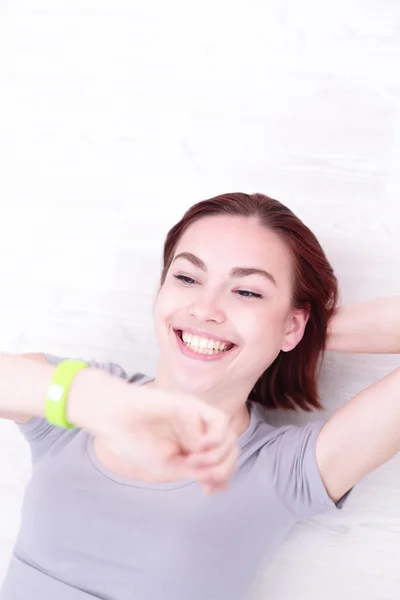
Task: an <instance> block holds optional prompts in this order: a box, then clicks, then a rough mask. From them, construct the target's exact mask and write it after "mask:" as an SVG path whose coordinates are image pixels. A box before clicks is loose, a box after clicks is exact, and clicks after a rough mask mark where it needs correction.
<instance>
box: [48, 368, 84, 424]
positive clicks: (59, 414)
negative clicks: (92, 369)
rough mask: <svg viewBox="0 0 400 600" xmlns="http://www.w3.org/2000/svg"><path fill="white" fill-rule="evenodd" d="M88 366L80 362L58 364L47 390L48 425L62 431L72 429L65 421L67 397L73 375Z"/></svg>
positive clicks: (66, 420)
mask: <svg viewBox="0 0 400 600" xmlns="http://www.w3.org/2000/svg"><path fill="white" fill-rule="evenodd" d="M87 367H89V364H88V363H86V362H83V361H81V360H63V361H62V362H60V363H58V365H57V366H56V369H55V371H54V374H53V378H52V380H51V382H50V385H49V387H48V390H47V396H46V404H45V417H46V419H47V421H48V422H49V423H51V424H52V425H56V426H57V427H63V428H64V429H73V428H74V427H75V425H72V423H70V422H69V421H68V419H67V415H66V412H67V397H68V392H69V388H70V387H71V383H72V381H73V379H74V377H75V375H76V374H77V373H78V371H80V370H81V369H85V368H87Z"/></svg>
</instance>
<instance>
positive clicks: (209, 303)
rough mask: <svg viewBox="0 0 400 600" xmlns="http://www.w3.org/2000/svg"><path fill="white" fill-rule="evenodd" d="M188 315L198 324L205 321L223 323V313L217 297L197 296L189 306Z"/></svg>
mask: <svg viewBox="0 0 400 600" xmlns="http://www.w3.org/2000/svg"><path fill="white" fill-rule="evenodd" d="M189 314H190V316H191V317H193V318H195V319H196V320H197V321H198V322H199V323H201V322H204V323H205V322H207V321H213V322H214V323H223V322H224V321H225V313H224V311H223V310H222V307H221V303H220V300H219V297H218V295H213V297H210V296H209V295H206V294H199V295H198V296H197V297H196V299H194V300H193V302H192V304H191V305H190V307H189Z"/></svg>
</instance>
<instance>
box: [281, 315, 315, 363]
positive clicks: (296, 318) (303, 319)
mask: <svg viewBox="0 0 400 600" xmlns="http://www.w3.org/2000/svg"><path fill="white" fill-rule="evenodd" d="M309 316H310V312H309V310H307V309H304V308H302V309H300V308H298V309H292V310H291V312H290V314H289V316H288V318H287V321H286V330H285V336H284V339H283V344H282V348H281V350H282V351H283V352H290V350H293V348H295V347H296V346H297V344H298V343H299V342H300V341H301V339H302V337H303V335H304V331H305V328H306V325H307V321H308V319H309Z"/></svg>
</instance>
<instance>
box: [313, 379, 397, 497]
mask: <svg viewBox="0 0 400 600" xmlns="http://www.w3.org/2000/svg"><path fill="white" fill-rule="evenodd" d="M399 450H400V368H398V369H396V370H395V371H393V372H392V373H391V374H390V375H388V376H387V377H385V378H384V379H382V380H380V381H378V382H377V383H375V384H374V385H372V386H370V387H369V388H367V389H365V390H364V391H362V392H361V393H359V394H357V396H355V397H354V398H353V399H352V400H351V401H350V402H348V403H347V404H345V405H344V406H343V407H342V408H340V409H339V410H338V411H337V412H336V413H335V414H334V415H333V416H332V417H331V418H330V419H329V420H328V421H327V422H326V423H325V425H324V426H323V428H322V429H321V431H320V433H319V436H318V440H317V448H316V454H317V463H318V467H319V470H320V473H321V477H322V480H323V482H324V484H325V487H326V489H327V492H328V494H329V495H330V497H331V498H332V500H334V501H335V502H336V501H338V500H339V499H340V498H341V497H342V496H343V495H344V494H345V493H346V492H347V491H348V490H349V489H350V488H351V487H353V486H354V485H355V484H356V483H358V482H359V481H360V480H361V479H362V478H363V477H365V475H367V474H368V473H370V472H371V471H373V470H374V469H376V468H377V467H379V466H380V465H382V464H383V463H385V462H386V461H388V460H389V459H390V458H392V456H394V455H395V454H396V453H397V452H398V451H399Z"/></svg>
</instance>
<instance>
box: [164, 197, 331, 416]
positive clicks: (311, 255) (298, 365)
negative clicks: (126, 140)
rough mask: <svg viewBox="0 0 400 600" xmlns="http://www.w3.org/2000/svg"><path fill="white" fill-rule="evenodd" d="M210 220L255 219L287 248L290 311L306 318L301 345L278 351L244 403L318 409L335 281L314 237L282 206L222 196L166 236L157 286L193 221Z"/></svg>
mask: <svg viewBox="0 0 400 600" xmlns="http://www.w3.org/2000/svg"><path fill="white" fill-rule="evenodd" d="M212 215H233V216H240V217H256V218H257V219H258V220H259V222H260V224H262V225H264V226H265V227H267V228H268V229H270V230H271V231H274V232H275V233H276V234H277V235H279V237H280V238H281V239H282V240H283V241H284V242H285V243H286V245H287V247H288V248H289V250H290V252H291V255H292V258H293V266H294V287H293V298H292V306H293V308H296V309H305V310H306V311H307V312H308V313H309V319H308V322H307V325H306V328H305V331H304V335H303V338H302V340H301V341H300V342H299V343H298V344H297V346H296V347H295V348H294V349H293V350H291V351H290V352H280V353H279V355H278V356H277V358H276V359H275V360H274V362H273V363H272V364H271V365H270V366H269V367H268V368H267V369H266V371H264V373H263V374H262V375H261V377H260V378H259V379H258V381H257V382H256V384H255V385H254V387H253V389H252V390H251V392H250V395H249V400H252V401H254V402H259V403H260V404H262V405H263V406H265V407H266V408H268V409H271V408H281V409H285V410H295V409H296V408H301V409H303V410H306V411H310V410H312V409H313V408H322V406H321V404H320V402H319V396H318V387H317V376H318V370H319V366H320V362H319V359H320V357H321V355H322V351H323V350H324V348H325V343H326V338H327V329H328V323H329V320H330V318H331V317H332V316H333V314H334V312H335V309H336V305H337V301H338V282H337V279H336V277H335V274H334V272H333V269H332V267H331V265H330V263H329V261H328V259H327V258H326V256H325V253H324V251H323V249H322V247H321V245H320V243H319V242H318V240H317V238H316V237H315V235H314V234H313V233H312V231H310V229H309V228H308V227H307V226H306V225H304V223H303V222H302V221H301V220H300V219H299V218H298V217H297V216H296V215H295V214H294V213H293V212H292V211H291V210H290V209H289V208H287V207H286V206H284V205H283V204H281V202H278V201H277V200H273V199H272V198H269V197H268V196H264V195H263V194H252V195H249V194H242V193H232V194H222V195H220V196H216V197H215V198H210V199H209V200H204V201H202V202H198V203H197V204H195V205H194V206H192V207H191V208H189V210H188V211H187V212H186V213H185V214H184V216H183V217H182V219H181V220H180V221H179V222H178V223H177V224H176V225H174V227H172V229H171V230H170V231H169V233H168V235H167V238H166V240H165V244H164V268H163V271H162V275H161V285H162V284H163V283H164V281H165V277H166V274H167V271H168V269H169V267H170V265H171V262H172V259H173V257H174V252H175V249H176V246H177V244H178V241H179V239H180V237H181V236H182V234H183V233H184V232H185V231H186V230H187V228H188V227H190V225H191V224H192V223H194V222H195V221H198V220H199V219H201V218H202V217H206V216H212Z"/></svg>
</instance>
